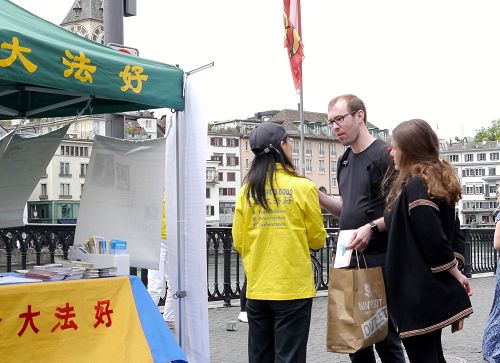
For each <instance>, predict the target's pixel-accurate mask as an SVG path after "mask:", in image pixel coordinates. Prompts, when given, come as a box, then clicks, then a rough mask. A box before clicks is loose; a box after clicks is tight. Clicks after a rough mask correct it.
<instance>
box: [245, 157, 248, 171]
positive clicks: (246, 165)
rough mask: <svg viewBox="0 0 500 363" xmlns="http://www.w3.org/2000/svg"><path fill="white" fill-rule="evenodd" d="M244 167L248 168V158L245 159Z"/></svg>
mask: <svg viewBox="0 0 500 363" xmlns="http://www.w3.org/2000/svg"><path fill="white" fill-rule="evenodd" d="M245 168H247V169H248V159H245Z"/></svg>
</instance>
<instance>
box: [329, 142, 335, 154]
mask: <svg viewBox="0 0 500 363" xmlns="http://www.w3.org/2000/svg"><path fill="white" fill-rule="evenodd" d="M330 155H337V145H335V144H330Z"/></svg>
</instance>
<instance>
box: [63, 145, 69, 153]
mask: <svg viewBox="0 0 500 363" xmlns="http://www.w3.org/2000/svg"><path fill="white" fill-rule="evenodd" d="M64 155H69V146H65V147H64Z"/></svg>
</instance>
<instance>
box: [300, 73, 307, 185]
mask: <svg viewBox="0 0 500 363" xmlns="http://www.w3.org/2000/svg"><path fill="white" fill-rule="evenodd" d="M300 74H302V66H300ZM303 89H304V77H303V76H302V79H301V81H300V103H299V113H300V174H301V175H303V176H305V175H306V169H305V163H304V156H305V153H304V94H303V92H302V91H303Z"/></svg>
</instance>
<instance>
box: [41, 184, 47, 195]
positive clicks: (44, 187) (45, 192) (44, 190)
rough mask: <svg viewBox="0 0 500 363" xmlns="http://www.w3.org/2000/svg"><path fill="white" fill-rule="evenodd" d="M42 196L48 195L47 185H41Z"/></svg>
mask: <svg viewBox="0 0 500 363" xmlns="http://www.w3.org/2000/svg"><path fill="white" fill-rule="evenodd" d="M40 195H43V196H46V195H47V184H40Z"/></svg>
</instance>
